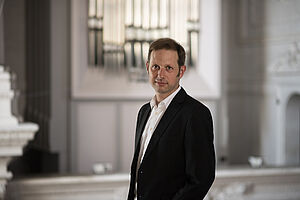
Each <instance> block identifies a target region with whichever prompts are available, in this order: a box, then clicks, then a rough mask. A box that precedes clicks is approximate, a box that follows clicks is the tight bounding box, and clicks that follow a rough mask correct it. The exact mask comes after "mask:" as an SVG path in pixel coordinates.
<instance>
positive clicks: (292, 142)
mask: <svg viewBox="0 0 300 200" xmlns="http://www.w3.org/2000/svg"><path fill="white" fill-rule="evenodd" d="M285 147H286V164H287V165H300V94H293V95H291V96H290V98H289V100H288V103H287V107H286V144H285Z"/></svg>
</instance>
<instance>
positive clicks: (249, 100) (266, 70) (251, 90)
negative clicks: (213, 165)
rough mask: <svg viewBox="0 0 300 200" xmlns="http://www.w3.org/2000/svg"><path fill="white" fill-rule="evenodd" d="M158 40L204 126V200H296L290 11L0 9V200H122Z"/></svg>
mask: <svg viewBox="0 0 300 200" xmlns="http://www.w3.org/2000/svg"><path fill="white" fill-rule="evenodd" d="M161 37H170V38H173V39H175V40H176V41H178V42H179V43H180V44H182V45H183V46H184V48H185V49H186V57H187V60H186V66H187V71H186V73H185V75H184V77H183V78H182V80H181V85H182V87H184V88H185V90H186V91H187V93H188V94H189V95H191V96H193V97H194V98H196V99H198V100H199V101H201V102H202V103H204V104H205V105H206V106H208V107H209V109H210V111H211V113H212V116H213V122H214V144H215V151H216V161H217V170H216V180H215V182H214V184H213V186H212V188H211V189H210V191H209V193H208V194H207V196H206V198H205V199H206V200H229V199H230V200H271V199H272V200H299V199H300V1H298V0H0V199H6V200H60V199H64V200H71V199H72V200H75V199H78V200H79V199H80V200H82V199H86V200H96V199H97V200H121V199H126V197H127V192H128V184H129V172H130V164H131V160H132V157H133V151H134V135H135V125H136V118H137V112H138V110H139V108H140V107H141V106H142V105H143V104H144V103H146V102H149V101H150V100H151V98H152V96H153V94H154V91H153V90H152V88H151V86H150V85H149V83H148V75H147V72H146V67H145V63H146V57H147V51H148V48H149V45H150V43H151V42H152V41H154V40H155V39H157V38H161ZM170 167H172V166H170Z"/></svg>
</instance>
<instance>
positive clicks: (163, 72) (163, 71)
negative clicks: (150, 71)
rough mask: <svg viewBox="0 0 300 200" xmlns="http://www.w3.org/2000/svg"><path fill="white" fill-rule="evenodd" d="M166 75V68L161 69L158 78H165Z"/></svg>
mask: <svg viewBox="0 0 300 200" xmlns="http://www.w3.org/2000/svg"><path fill="white" fill-rule="evenodd" d="M164 74H165V68H164V67H161V68H160V69H159V70H158V77H163V76H164Z"/></svg>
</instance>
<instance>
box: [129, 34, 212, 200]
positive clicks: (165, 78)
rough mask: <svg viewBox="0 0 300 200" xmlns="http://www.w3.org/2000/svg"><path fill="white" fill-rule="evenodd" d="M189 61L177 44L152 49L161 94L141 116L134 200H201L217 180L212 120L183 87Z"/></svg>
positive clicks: (152, 73)
mask: <svg viewBox="0 0 300 200" xmlns="http://www.w3.org/2000/svg"><path fill="white" fill-rule="evenodd" d="M184 62H185V51H184V49H183V47H182V46H181V45H179V44H178V43H177V42H176V41H174V40H172V39H170V38H162V39H158V40H156V41H154V42H153V43H152V44H151V45H150V48H149V51H148V60H147V63H146V67H147V72H148V75H149V82H150V83H151V85H152V87H153V89H154V90H155V96H154V97H153V98H152V100H151V102H150V103H147V104H145V105H144V106H142V108H141V109H140V111H139V114H138V118H137V126H136V135H135V153H134V157H133V161H132V165H131V180H130V188H129V194H128V200H134V199H137V200H142V199H143V200H159V199H166V200H167V199H168V200H192V199H195V200H196V199H197V200H199V199H203V198H204V197H205V195H206V194H207V192H208V190H209V188H210V186H211V185H212V183H213V181H214V178H215V152H214V145H213V124H212V117H211V114H210V111H209V110H208V108H207V107H206V106H204V105H203V104H202V103H200V102H198V101H197V100H195V99H193V98H192V97H190V96H189V95H187V93H186V92H185V91H184V89H183V88H182V87H181V86H180V85H179V81H180V79H181V78H182V76H183V75H184V72H185V70H186V66H185V65H184Z"/></svg>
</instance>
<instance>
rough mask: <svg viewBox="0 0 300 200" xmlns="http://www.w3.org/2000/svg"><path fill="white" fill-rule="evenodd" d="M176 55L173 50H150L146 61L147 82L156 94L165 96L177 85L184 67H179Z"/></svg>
mask: <svg viewBox="0 0 300 200" xmlns="http://www.w3.org/2000/svg"><path fill="white" fill-rule="evenodd" d="M177 60H178V55H177V52H176V51H174V50H166V49H160V50H157V51H152V53H151V56H150V61H149V62H147V64H146V66H147V71H148V74H149V82H150V83H151V85H152V87H153V88H154V90H155V92H156V95H159V96H160V97H162V98H166V97H167V96H169V95H170V94H171V93H172V92H174V91H175V90H176V89H177V88H178V86H179V80H180V79H181V77H182V76H183V74H184V72H185V69H186V67H185V66H181V67H180V68H179V66H178V63H177Z"/></svg>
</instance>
